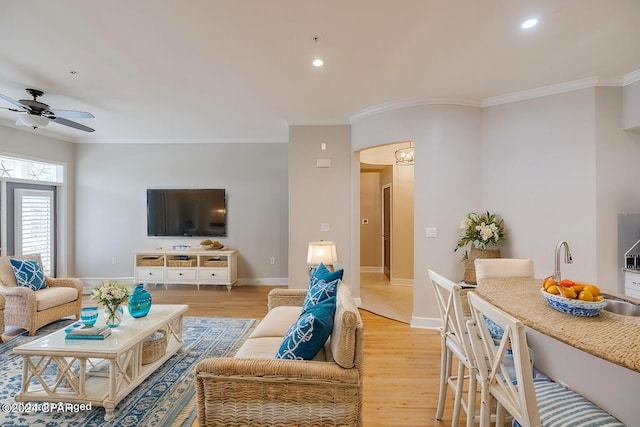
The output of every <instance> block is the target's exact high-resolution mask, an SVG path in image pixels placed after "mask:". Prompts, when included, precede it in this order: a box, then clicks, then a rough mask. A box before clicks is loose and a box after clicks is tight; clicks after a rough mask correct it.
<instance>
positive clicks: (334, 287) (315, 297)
mask: <svg viewBox="0 0 640 427" xmlns="http://www.w3.org/2000/svg"><path fill="white" fill-rule="evenodd" d="M336 292H338V279H335V280H334V281H332V282H326V281H325V280H323V279H318V278H317V277H312V278H311V286H309V292H307V295H306V296H305V298H304V302H303V303H302V311H303V312H305V311H307V310H308V309H309V308H310V307H312V306H314V305H315V304H318V303H319V302H322V301H324V300H326V299H328V298H331V297H335V296H336Z"/></svg>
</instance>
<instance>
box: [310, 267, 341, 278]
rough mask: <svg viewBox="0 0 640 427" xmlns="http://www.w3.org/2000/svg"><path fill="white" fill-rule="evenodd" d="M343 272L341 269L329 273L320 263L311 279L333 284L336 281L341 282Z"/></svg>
mask: <svg viewBox="0 0 640 427" xmlns="http://www.w3.org/2000/svg"><path fill="white" fill-rule="evenodd" d="M343 272H344V270H343V269H342V268H341V269H340V270H336V271H329V269H328V268H327V267H326V266H325V265H324V264H322V263H320V265H319V266H318V268H316V270H315V271H314V272H313V275H312V276H311V277H312V278H313V277H317V278H318V279H322V280H324V281H325V282H333V281H334V280H336V279H340V280H342V273H343Z"/></svg>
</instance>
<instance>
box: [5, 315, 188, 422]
mask: <svg viewBox="0 0 640 427" xmlns="http://www.w3.org/2000/svg"><path fill="white" fill-rule="evenodd" d="M187 308H188V306H187V305H173V304H154V305H152V306H151V310H150V311H149V314H148V315H147V316H146V317H142V318H139V319H134V318H132V317H130V316H129V315H128V314H125V316H124V320H123V322H122V323H121V324H120V326H118V327H117V328H113V329H112V331H111V335H110V336H109V337H107V338H106V339H104V340H102V341H99V340H65V331H64V329H61V330H59V331H57V332H54V333H52V334H49V335H47V336H44V337H42V338H39V339H36V340H34V341H31V342H29V343H27V344H23V345H21V346H18V347H16V348H14V350H13V351H14V353H16V354H20V355H22V357H23V360H24V365H23V370H22V388H21V390H20V392H19V393H18V394H17V395H16V401H18V402H65V403H71V404H88V403H91V404H92V405H95V406H102V407H104V408H105V411H106V413H105V416H104V419H105V420H106V421H108V420H110V419H112V418H113V417H114V415H115V414H114V409H115V407H116V405H117V404H118V402H120V401H121V400H122V399H123V398H124V397H125V396H126V395H127V394H129V393H130V392H131V391H132V390H133V389H134V388H136V387H137V386H138V385H139V384H140V383H141V382H142V381H144V380H145V379H146V378H147V377H148V376H149V375H151V373H153V372H154V371H155V370H156V369H157V368H158V367H159V366H160V365H162V364H163V363H164V362H165V361H166V360H167V359H169V358H170V357H171V356H173V355H174V354H176V353H177V352H179V351H182V318H183V317H184V313H185V312H186V311H187ZM125 311H126V310H125ZM101 322H102V323H104V320H103V319H102V318H100V319H99V320H98V323H97V325H100V324H101ZM158 330H164V332H165V334H166V338H167V351H166V353H165V354H164V355H162V356H161V357H160V358H159V359H157V360H156V361H154V362H152V363H149V364H146V365H143V364H142V345H143V342H144V340H145V339H147V338H148V337H149V336H151V335H153V334H154V333H155V332H156V331H158ZM53 365H55V366H56V367H57V372H56V374H55V375H51V374H47V372H46V370H47V369H49V372H51V366H53Z"/></svg>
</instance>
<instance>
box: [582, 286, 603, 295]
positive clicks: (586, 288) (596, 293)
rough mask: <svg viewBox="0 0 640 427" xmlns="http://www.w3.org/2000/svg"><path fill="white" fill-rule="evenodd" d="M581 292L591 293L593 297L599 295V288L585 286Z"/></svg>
mask: <svg viewBox="0 0 640 427" xmlns="http://www.w3.org/2000/svg"><path fill="white" fill-rule="evenodd" d="M583 291H589V292H591V295H593V296H594V297H597V296H598V295H600V288H598V287H597V286H596V285H586V286H585V287H584V289H583Z"/></svg>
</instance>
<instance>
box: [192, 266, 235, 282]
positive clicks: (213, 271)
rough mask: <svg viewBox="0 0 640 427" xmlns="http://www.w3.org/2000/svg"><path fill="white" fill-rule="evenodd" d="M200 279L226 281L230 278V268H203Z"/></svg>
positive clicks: (199, 274)
mask: <svg viewBox="0 0 640 427" xmlns="http://www.w3.org/2000/svg"><path fill="white" fill-rule="evenodd" d="M198 280H199V281H200V282H202V283H204V282H226V281H228V280H229V270H227V269H226V268H201V269H200V271H198Z"/></svg>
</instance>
